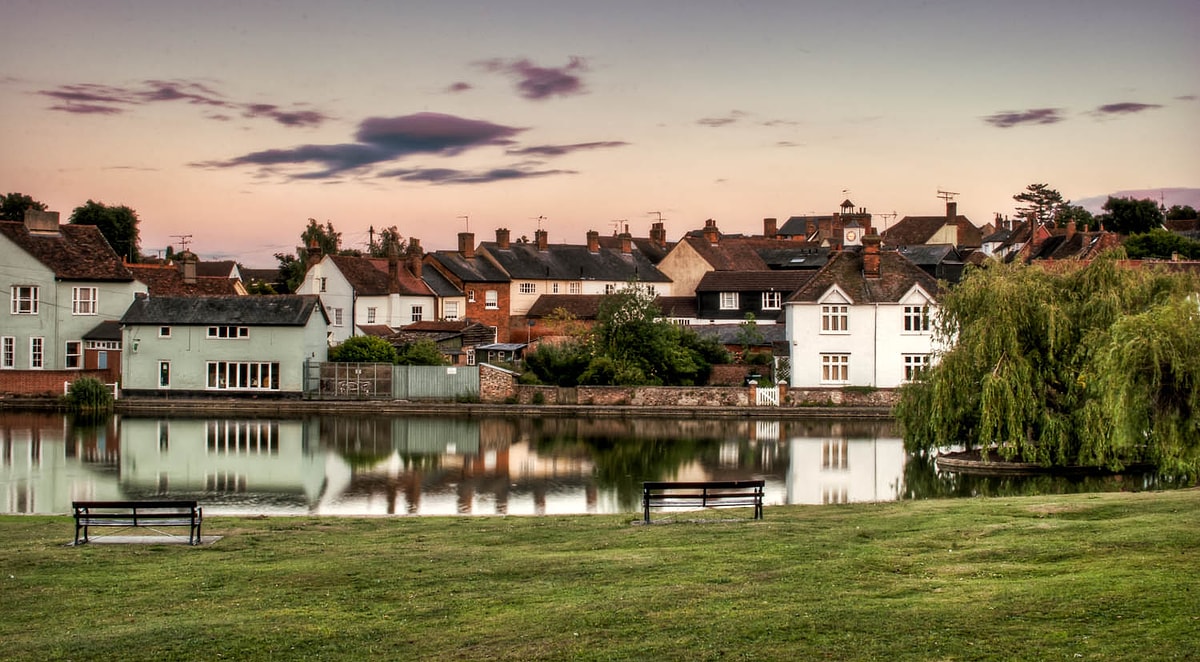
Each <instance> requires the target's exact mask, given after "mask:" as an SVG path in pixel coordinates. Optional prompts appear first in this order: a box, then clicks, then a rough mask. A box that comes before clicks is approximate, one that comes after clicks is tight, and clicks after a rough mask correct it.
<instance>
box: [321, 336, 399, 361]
mask: <svg viewBox="0 0 1200 662" xmlns="http://www.w3.org/2000/svg"><path fill="white" fill-rule="evenodd" d="M329 360H330V361H333V362H335V363H395V362H396V348H395V347H392V345H391V343H389V342H388V341H386V340H384V339H383V338H379V337H376V336H354V337H352V338H347V339H346V340H345V341H344V342H342V344H340V345H338V346H337V347H331V348H330V349H329Z"/></svg>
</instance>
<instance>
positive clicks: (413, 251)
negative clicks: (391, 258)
mask: <svg viewBox="0 0 1200 662" xmlns="http://www.w3.org/2000/svg"><path fill="white" fill-rule="evenodd" d="M423 257H424V255H423V252H422V251H421V240H420V239H417V238H415V237H409V238H408V270H409V271H410V272H412V275H414V276H416V277H417V278H418V279H420V278H421V265H422V264H424V261H423V260H422V259H421V258H423Z"/></svg>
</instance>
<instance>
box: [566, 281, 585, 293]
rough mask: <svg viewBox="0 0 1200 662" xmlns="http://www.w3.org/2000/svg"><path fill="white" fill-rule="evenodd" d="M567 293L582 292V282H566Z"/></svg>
mask: <svg viewBox="0 0 1200 662" xmlns="http://www.w3.org/2000/svg"><path fill="white" fill-rule="evenodd" d="M567 294H583V283H567Z"/></svg>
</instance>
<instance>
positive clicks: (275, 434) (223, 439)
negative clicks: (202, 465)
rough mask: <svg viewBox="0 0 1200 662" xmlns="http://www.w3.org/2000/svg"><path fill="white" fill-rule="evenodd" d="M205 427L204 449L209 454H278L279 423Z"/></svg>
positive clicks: (216, 423) (211, 424) (220, 423)
mask: <svg viewBox="0 0 1200 662" xmlns="http://www.w3.org/2000/svg"><path fill="white" fill-rule="evenodd" d="M207 427H208V430H207V433H206V434H205V447H206V448H207V450H208V452H209V453H214V454H217V455H277V454H279V423H277V422H275V421H209V422H208V426H207ZM241 480H242V481H244V480H245V479H244V478H242V479H241ZM243 489H244V485H243Z"/></svg>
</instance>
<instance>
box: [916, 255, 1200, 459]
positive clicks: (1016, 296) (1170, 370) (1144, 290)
mask: <svg viewBox="0 0 1200 662" xmlns="http://www.w3.org/2000/svg"><path fill="white" fill-rule="evenodd" d="M1119 257H1121V254H1120V252H1114V253H1111V254H1108V255H1106V256H1104V257H1102V258H1100V259H1097V260H1094V261H1093V262H1091V263H1090V264H1088V265H1086V266H1082V267H1068V268H1060V269H1056V270H1054V271H1047V270H1045V269H1043V268H1041V267H1038V266H1033V267H1026V266H1023V265H1019V264H1013V265H1000V264H993V265H991V266H989V267H987V268H985V269H980V270H975V271H973V272H972V273H971V274H970V275H968V276H967V278H965V279H964V280H963V282H962V283H960V284H959V286H958V287H957V288H956V289H954V290H953V291H951V292H950V293H949V294H947V295H946V297H945V298H944V300H943V301H942V305H941V307H940V310H939V315H938V319H937V333H938V336H939V339H940V341H941V342H942V343H943V346H945V347H949V348H950V349H949V350H948V351H946V352H944V353H943V354H942V355H941V356H940V357H939V358H940V360H939V362H938V364H937V365H936V366H935V367H934V368H933V369H931V370H929V371H928V372H927V373H926V374H925V376H924V377H923V379H921V380H920V381H917V382H915V383H913V384H910V385H907V386H905V387H904V388H903V389H902V391H901V397H900V402H899V404H898V405H897V407H896V416H897V419H898V420H899V422H900V424H901V425H902V427H903V428H904V432H905V443H906V445H907V446H908V448H909V449H910V450H924V451H932V450H934V449H937V448H942V447H946V446H951V445H960V444H961V445H965V446H967V447H969V448H974V447H978V448H980V449H982V450H983V451H984V452H985V453H991V452H994V453H995V454H997V455H999V456H1000V457H1001V458H1003V459H1005V460H1010V461H1022V462H1034V463H1037V464H1040V465H1042V466H1065V465H1085V466H1098V467H1108V468H1113V469H1117V468H1120V467H1122V466H1125V465H1127V464H1130V463H1137V462H1153V463H1155V464H1157V465H1158V466H1159V467H1160V469H1161V470H1164V471H1185V472H1190V473H1195V472H1196V471H1197V470H1198V469H1200V450H1198V446H1200V428H1198V427H1197V426H1198V425H1200V423H1198V421H1197V416H1198V415H1200V401H1198V399H1197V398H1198V396H1197V387H1198V384H1197V381H1198V380H1200V304H1198V302H1197V295H1196V293H1197V291H1198V290H1200V283H1198V280H1197V278H1196V277H1195V276H1192V275H1190V274H1187V273H1168V272H1165V271H1160V270H1155V269H1149V268H1145V269H1133V268H1128V267H1123V266H1121V264H1119V262H1118V258H1119Z"/></svg>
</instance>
